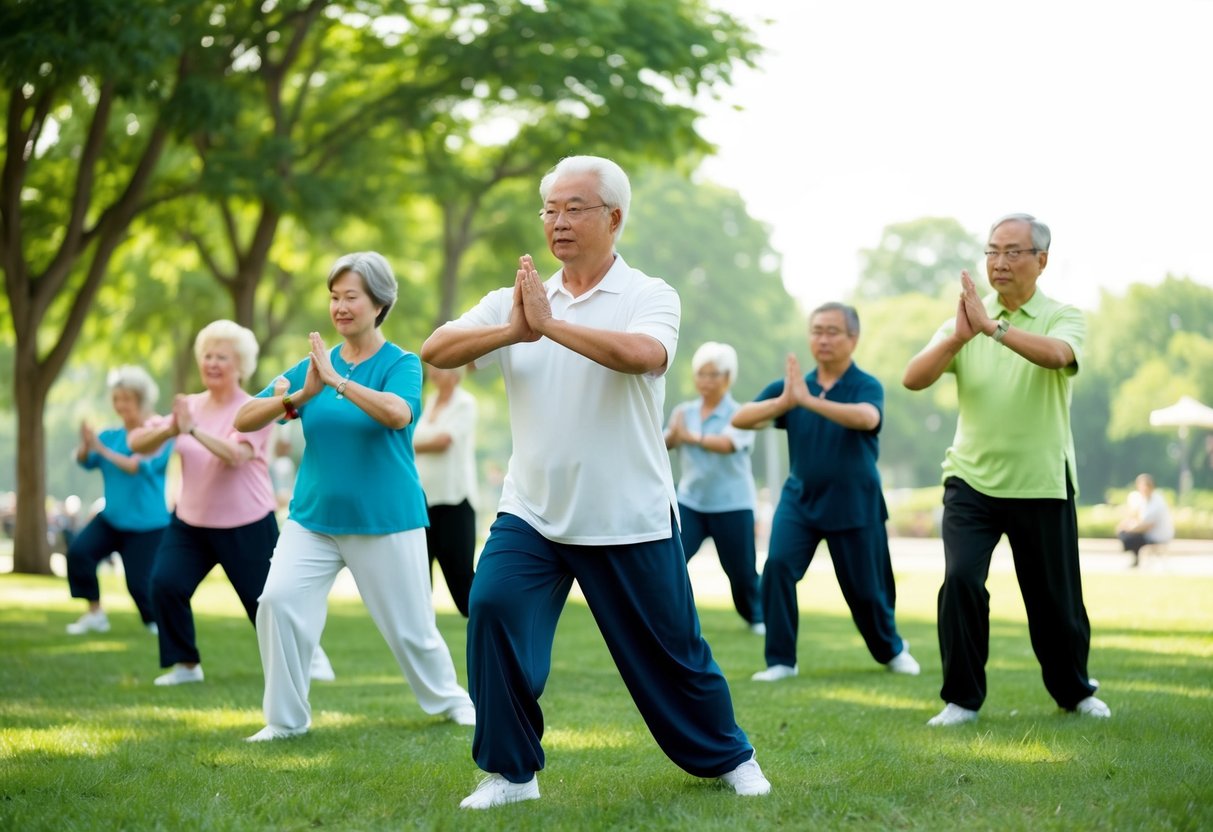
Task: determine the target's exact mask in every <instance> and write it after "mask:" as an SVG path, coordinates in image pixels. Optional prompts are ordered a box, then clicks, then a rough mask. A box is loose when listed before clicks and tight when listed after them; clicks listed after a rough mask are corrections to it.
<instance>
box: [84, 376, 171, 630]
mask: <svg viewBox="0 0 1213 832" xmlns="http://www.w3.org/2000/svg"><path fill="white" fill-rule="evenodd" d="M106 381H107V383H108V386H109V390H110V400H111V402H112V403H113V406H114V412H115V413H117V414H118V418H119V419H121V420H122V426H121V427H116V428H110V429H108V430H103V431H101V432H100V433H97V432H96V431H95V430H94V429H93V427H92V426H91V425H90V424H89V423H88V422H84V423H83V424H81V425H80V445H79V446H78V447H77V449H76V462H78V463H79V464H80V465H81V467H83V468H87V469H89V470H100V471H101V479H102V481H103V482H104V483H105V508H104V509H102V510H101V511H100V512H99V513H98V514H97V516H96V517H94V518H93V519H92V520H91V521H90V522H89V524H88V525H87V526H85V527H84V528H83V529H82V530H81V531H80V534H78V535H77V536H76V538H75V539H74V540H73V541H72V544H71V546H69V547H68V550H67V582H68V587H69V588H70V589H71V593H72V597H73V598H83V599H84V600H85V601H86V602H87V603H88V611H87V612H85V613H84V615H83V616H81V617H80V618H79V619H78V620H76V621H73V622H72V623H71V624H68V625H67V631H68V632H69V633H70V634H72V635H75V636H78V635H83V634H85V633H89V632H98V633H104V632H106V631H108V630H109V628H110V623H109V617H108V616H107V615H106V614H105V610H104V609H102V607H101V586H100V584H98V583H97V565H98V564H99V563H101V561H103V560H105V559H106V558H108V557H109V556H110V555H112V554H113V553H115V552H117V553H118V555H119V556H120V557H121V558H122V571H123V573H124V574H125V575H126V588H127V590H129V591H130V593H131V600H133V601H134V602H135V608H136V609H137V610H138V611H139V617H140V618H141V619H142V620H143V625H144V626H145V627H147V629H148V630H149V631H151V632H152V633H155V632H156V631H157V629H156V616H155V610H154V609H153V606H152V600H151V585H150V584H151V574H152V565H153V564H154V563H155V561H156V549H157V548H158V547H159V546H160V537H161V535H163V533H164V528H165V527H166V526H167V525H168V519H169V515H168V507H167V505H166V504H165V501H164V475H165V471H166V470H167V469H168V460H169V457H170V456H171V455H172V452H173V443H172V441H169V442H166V443H164V444H163V445H161V446H160V447H159V448H157V449H156V451H155V452H153V453H151V454H148V455H146V456H144V455H141V454H136V453H134V452H132V451H131V449H130V447H129V446H128V445H127V441H126V440H127V432H128V431H130V430H133V429H135V428H137V427H139V426H140V425H142V424H143V422H144V421H145V420H146V419H147V417H148V416H150V415H151V413H152V408H153V407H155V405H156V396H157V394H158V392H159V391H158V389H157V387H156V383H155V382H154V381H152V377H151V376H149V375H148V374H147V372H146V371H145V370H144V369H143V368H141V367H131V366H125V367H118V368H117V369H115V370H112V371H111V372H110V374H109V377H108V378H107V379H106Z"/></svg>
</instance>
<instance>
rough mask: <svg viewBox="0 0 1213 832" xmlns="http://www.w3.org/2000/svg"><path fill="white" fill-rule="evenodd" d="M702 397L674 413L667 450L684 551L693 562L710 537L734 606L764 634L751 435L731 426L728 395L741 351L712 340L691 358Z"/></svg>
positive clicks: (733, 404)
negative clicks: (674, 454)
mask: <svg viewBox="0 0 1213 832" xmlns="http://www.w3.org/2000/svg"><path fill="white" fill-rule="evenodd" d="M691 371H692V372H694V374H695V389H696V390H698V391H699V398H697V399H694V400H692V401H689V402H683V403H682V404H680V405H678V406H677V407H675V408H674V410H673V411H672V412H671V413H670V420H669V423H668V424H667V425H666V429H665V446H666V447H667V448H669V449H671V450H673V449H675V448H677V449H678V460H679V462H680V463H681V466H680V467H681V470H682V476H681V477H680V479H679V480H678V513H679V515H680V516H681V519H682V533H681V534H682V549H683V552H684V553H685V554H686V558H687V561H688V562H690V560H691V558H692V557H694V556H695V553H696V552H698V551H699V547H700V546H702V545H703V542H704V540H706V539H707V538H709V537H710V538H712V542H713V543H714V544H715V545H716V554H717V556H718V557H719V558H720V566H721V568H722V569H723V570H724V573H725V574H726V575H727V576H728V577H729V586H730V587H731V588H732V591H733V606H734V608H736V610H737V612H738V614H739V615H740V616H741V617H742V618H743V619H745V622H746V624H748V625H749V627H750V630H751V631H753V632H754V633H755V634H757V635H766V631H767V630H766V625H765V624H764V623H763V618H762V603H761V601H760V599H759V595H758V571H757V569H756V567H755V561H756V554H755V551H754V548H755V547H754V503H755V495H754V472H753V471H752V469H751V467H750V454H751V453H753V451H754V431H752V430H741V429H740V428H735V427H733V426H732V424H730V420H731V419H732V418H733V414H734V413H736V412H737V408H739V407H740V406H741V405H739V404H738V403H737V401H736V399H734V398H733V397H732V396H731V395H730V394H729V390H730V389H731V388H732V386H733V384H734V383H735V382H736V381H737V351H736V350H734V349H733V348H732V347H731V346H729V345H728V344H718V343H716V342H715V341H708V342H707V343H706V344H704V345H703V346H701V347H700V348H699V349H697V350H695V355H694V356H692V357H691Z"/></svg>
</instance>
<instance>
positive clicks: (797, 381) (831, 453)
mask: <svg viewBox="0 0 1213 832" xmlns="http://www.w3.org/2000/svg"><path fill="white" fill-rule="evenodd" d="M808 330H809V347H810V349H811V350H812V351H813V359H814V361H815V362H816V365H817V366H816V367H814V368H813V370H811V371H810V372H809V373H807V374H805V373H802V372H801V369H800V362H799V361H797V360H796V356H795V355H792V354H789V355H788V357H787V359H786V361H785V362H784V377H783V378H782V379H778V380H776V381H772V382H771V383H770V384H768V385H767V386H766V387H765V388H763V390H762V392H761V393H759V394H758V396H757V397H756V398H755V399H754V401H752V402H749V403H747V404H745V405H743V406H742V407H741V409H740V410H738V411H737V413H736V414H735V415H734V416H733V425H734V426H735V427H739V428H760V427H765V426H766V425H768V424H771V423H774V425H775V427H777V428H779V429H780V430H783V431H784V432H785V433H786V434H787V440H788V459H789V467H790V468H791V471H790V473H789V474H788V478H787V481H786V482H785V483H784V485H783V491H782V493H781V494H780V497H779V506H778V508H776V509H775V517H774V519H773V520H772V523H771V542H770V545H769V547H768V549H767V561H766V565H765V566H764V567H763V570H762V608H763V611H764V612H765V613H766V617H767V631H766V649H765V658H766V664H767V666H766V668H765V669H764V670H760V671H758V672H757V673H755V674H754V675H753V676H752V677H750V678H751V679H753V680H754V681H755V682H778V681H781V680H783V679H789V678H791V677H793V676H795V675H797V673H799V665H798V663H797V661H796V638H797V635H798V632H799V629H800V607H799V604H798V601H797V597H796V585H797V584H798V583H799V582H800V580H801V579H802V578H804V576H805V573H806V572H807V571H808V568H809V564H810V563H811V562H812V561H813V555H814V554H815V553H816V551H817V548H818V546H820V545H821V542H822V541H823V540H824V541H825V542H826V545H827V546H828V547H829V549H830V558H831V559H832V560H833V562H834V573H835V574H836V575H837V576H838V586H839V588H841V589H842V595H843V598H845V599H846V602H847V606H848V607H850V610H851V618H852V619H853V620H854V621H855V626H856V627H857V628H858V629H859V633H860V635H862V636H863V640H864V644H865V645H866V646H867V648H868V652H869V653H870V654H871V656H872V658H873V659H875V660H876V661H877V662H879V663H880V664H883V665H884V666H885V667H886V668H887V669H888V670H889V671H890V672H892V673H901V674H905V675H908V676H916V675H918V673H919V671H920V668H919V665H918V662H917V660H915V658H914V657H913V656H912V655H910V646H909V644H908V643H907V642H906V640H905V639H903V638H902V637H901V634H900V633H898V632H897V624H896V622H895V621H894V616H893V612H894V607H895V606H896V601H897V588H896V585H895V583H894V580H893V564H892V561H891V558H890V555H889V538H888V533H887V531H886V530H885V521H886V520H887V519H888V517H889V512H888V508H887V507H886V506H885V501H884V493H883V492H882V490H881V485H880V472H879V471H878V470H877V468H876V460H877V458H878V457H879V455H880V438H879V435H880V428H881V426H882V425H883V424H884V387H883V386H881V384H880V382H879V381H877V380H876V378H875V377H874V376H871V375H869V374H867V373H865V372H864V371H863V370H861V369H860V368H859V365H857V364H856V363H855V362H854V360H853V359H852V357H851V356H852V355H853V353H854V352H855V347H856V345H857V344H858V343H859V314H858V313H857V312H856V311H855V309H854V307H851V306H847V305H846V304H843V303H826V304H822V305H821V306H819V307H817V308H816V309H814V310H813V313H812V314H811V315H810V316H809V326H808Z"/></svg>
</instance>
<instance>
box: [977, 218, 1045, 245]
mask: <svg viewBox="0 0 1213 832" xmlns="http://www.w3.org/2000/svg"><path fill="white" fill-rule="evenodd" d="M1004 222H1026V223H1027V224H1028V226H1029V227H1030V228H1031V229H1032V248H1034V249H1036V250H1037V251H1048V250H1049V244H1050V243H1052V242H1053V234H1052V232H1051V231H1049V226H1047V225H1045V224H1044V223H1043V222H1041V221H1040V220H1038V219H1036V217H1034V216H1032V215H1031V214H1007V215H1006V216H1003V217H999V218H998V219H996V220H994V224H993V225H991V226H990V233H989V234H988V235H987V236H986V241H987V242H988V241H989V239H990V237H993V236H994V232H995V230H997V228H998V226H1000V225H1002V224H1003V223H1004Z"/></svg>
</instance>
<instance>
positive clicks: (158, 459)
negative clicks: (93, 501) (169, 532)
mask: <svg viewBox="0 0 1213 832" xmlns="http://www.w3.org/2000/svg"><path fill="white" fill-rule="evenodd" d="M97 440H98V441H99V442H100V443H101V444H102V445H104V446H105V447H107V448H109V449H110V450H111V451H113V452H114V453H119V454H122V455H123V456H131V455H132V451H131V448H130V446H129V445H127V444H126V428H110V429H109V430H103V431H101V433H99V434H98V435H97ZM172 455H173V440H172V439H170V440H168V441H167V442H165V443H164V444H163V445H161V446H160V447H159V448H157V449H156V453H155V454H153V455H152V456H145V457H139V469H138V470H137V471H135V473H133V474H128V473H127V472H126V471H123V470H122V469H121V468H119V467H118V466H117V465H115V464H114V463H112V462H110V461H109V460H108V459H106V458H105V457H103V456H102V455H101V454H99V453H97V452H96V451H90V452H89V454H88V456H86V457H85V458H84V461H83V462H81V463H80V465H81V467H83V468H88V469H89V470H92V469H94V468H100V469H101V479H102V481H103V482H104V483H105V508H104V509H102V510H101V514H102V516H103V517H105V522H107V523H109V524H110V525H111V526H113V527H114V528H115V529H118V530H119V531H124V532H150V531H152V530H153V529H163V528H164V527H165V526H167V525H168V506H167V505H166V504H165V502H164V473H165V471H166V470H168V460H169V457H170V456H172Z"/></svg>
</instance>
